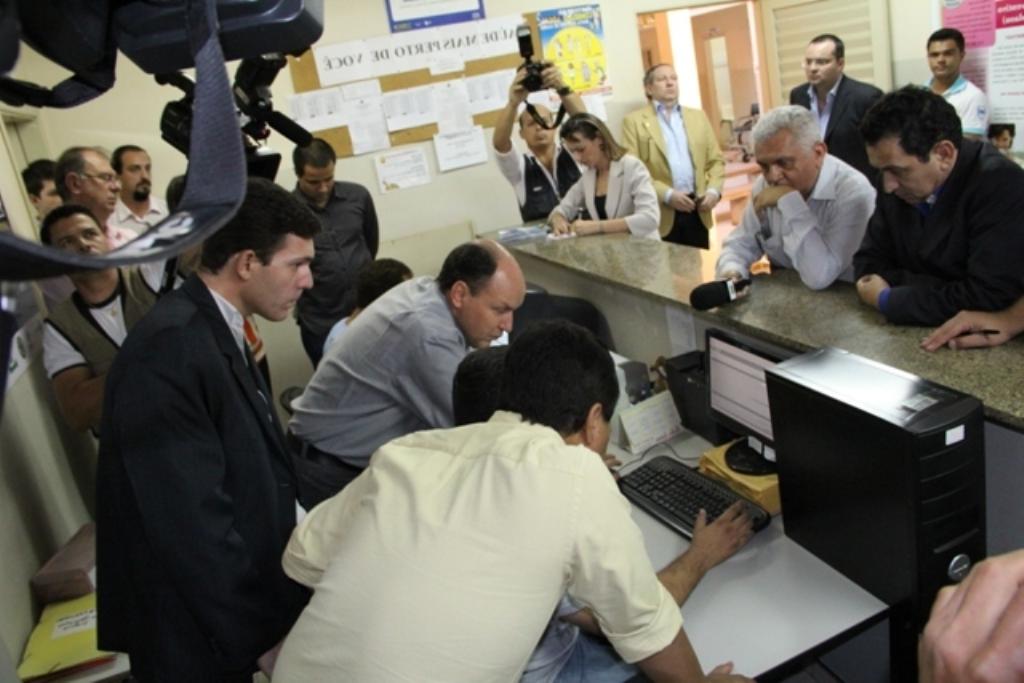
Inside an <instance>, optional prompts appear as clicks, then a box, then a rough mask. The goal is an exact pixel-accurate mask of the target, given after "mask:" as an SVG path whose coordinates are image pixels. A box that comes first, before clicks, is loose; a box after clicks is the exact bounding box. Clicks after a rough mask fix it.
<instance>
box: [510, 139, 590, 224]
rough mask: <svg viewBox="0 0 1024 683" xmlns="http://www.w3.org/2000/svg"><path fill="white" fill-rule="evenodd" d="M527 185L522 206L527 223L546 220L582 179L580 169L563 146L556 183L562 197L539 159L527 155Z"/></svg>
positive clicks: (557, 160)
mask: <svg viewBox="0 0 1024 683" xmlns="http://www.w3.org/2000/svg"><path fill="white" fill-rule="evenodd" d="M523 162H524V163H523V184H524V189H525V193H524V194H525V196H526V202H525V203H524V204H523V205H522V206H520V207H519V214H520V215H521V216H522V217H523V222H524V223H526V222H528V221H536V220H543V219H545V218H547V217H548V214H550V213H551V211H552V210H553V209H554V208H555V207H556V206H558V203H559V201H561V199H562V197H564V196H565V193H566V192H568V191H569V188H570V187H572V186H573V185H574V184H575V183H576V181H577V180H579V179H580V167H579V166H577V165H576V162H575V161H573V158H572V155H571V154H569V152H568V150H566V149H565V148H564V147H560V148H559V150H558V155H557V156H556V157H555V182H556V183H558V194H555V188H553V187H552V186H551V181H550V180H548V174H547V173H546V172H545V171H544V169H543V168H542V167H541V165H540V162H538V161H537V159H536V157H533V156H531V155H529V154H524V155H523Z"/></svg>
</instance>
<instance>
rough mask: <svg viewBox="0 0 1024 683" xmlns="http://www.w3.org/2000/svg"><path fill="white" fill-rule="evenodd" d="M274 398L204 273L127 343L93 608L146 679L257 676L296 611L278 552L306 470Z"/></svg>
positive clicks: (105, 425) (102, 474) (104, 633)
mask: <svg viewBox="0 0 1024 683" xmlns="http://www.w3.org/2000/svg"><path fill="white" fill-rule="evenodd" d="M259 391H262V392H263V393H264V395H266V399H264V398H263V397H261V396H260V393H259ZM270 401H271V397H270V396H269V394H268V392H267V389H266V387H265V385H264V383H263V380H262V379H261V378H260V376H259V373H258V372H251V371H250V369H249V367H247V365H246V359H245V357H244V356H243V354H242V352H241V351H240V350H239V348H238V345H237V344H236V342H235V339H234V338H233V337H232V335H231V331H230V330H229V328H228V326H227V324H226V323H225V322H224V318H223V316H222V315H221V313H220V310H219V309H218V308H217V305H216V303H215V302H214V300H213V297H212V295H211V294H210V292H209V290H208V289H207V287H206V285H205V284H203V282H202V281H201V280H200V279H199V278H198V277H197V276H195V275H193V276H192V277H191V278H190V279H189V280H187V281H186V282H185V284H184V285H183V286H182V287H181V288H180V289H179V290H177V291H175V292H172V293H170V294H168V295H167V296H165V297H163V298H162V299H161V300H160V301H159V302H158V303H157V305H156V306H155V307H154V308H153V310H152V311H151V312H150V314H149V315H148V316H146V317H145V318H144V319H143V320H142V321H140V322H139V323H138V324H137V325H136V326H135V327H134V328H133V329H132V332H131V334H129V335H128V338H127V339H126V340H125V343H124V345H123V346H122V348H121V350H120V352H119V353H118V357H117V359H116V361H115V362H114V365H113V367H112V369H111V372H110V374H109V375H108V377H107V384H106V395H105V402H104V411H103V421H102V432H101V433H102V435H103V436H102V440H101V443H100V456H99V472H98V484H97V490H98V495H97V580H98V586H97V601H98V603H97V612H98V615H99V644H100V647H101V648H102V649H105V650H116V651H122V652H127V653H129V655H130V656H131V662H132V670H133V674H135V677H136V678H137V679H138V680H141V681H151V680H168V681H171V680H174V681H185V680H188V681H207V680H209V681H214V680H216V681H233V680H236V679H237V680H240V681H241V680H246V681H248V680H251V673H252V672H253V671H254V670H255V667H256V659H257V658H258V657H259V655H260V654H262V653H263V652H265V651H266V650H268V649H269V648H270V647H272V646H273V645H275V644H276V643H277V642H278V641H279V640H280V639H281V638H282V637H283V636H284V635H285V634H286V633H287V631H288V629H289V628H290V627H291V625H292V623H293V622H294V620H295V618H296V617H297V616H298V613H299V611H301V608H302V606H303V604H304V602H305V599H306V597H307V595H306V593H305V590H304V589H303V588H300V587H299V586H298V585H297V584H295V583H293V582H292V581H291V580H290V579H288V578H287V577H286V576H285V574H284V572H283V570H282V568H281V554H282V552H283V550H284V547H285V544H286V543H287V541H288V538H289V536H290V534H291V531H292V529H293V527H294V526H295V481H294V473H293V470H292V466H291V462H290V459H289V455H288V449H287V445H286V443H285V439H284V435H283V433H282V431H281V427H280V424H278V422H277V418H276V417H275V416H274V414H273V404H272V403H271V402H270Z"/></svg>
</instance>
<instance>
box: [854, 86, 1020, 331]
mask: <svg viewBox="0 0 1024 683" xmlns="http://www.w3.org/2000/svg"><path fill="white" fill-rule="evenodd" d="M861 133H862V134H863V135H864V140H865V142H866V143H867V146H868V147H867V151H868V159H869V160H870V161H871V165H872V166H873V167H875V168H876V169H878V170H879V171H880V173H881V179H880V185H879V189H880V190H881V191H880V192H879V194H878V199H877V203H876V208H875V214H874V216H872V218H871V221H870V222H869V223H868V229H867V233H866V234H865V236H864V242H863V243H862V244H861V248H860V251H858V252H857V254H856V255H855V256H854V259H853V265H854V269H855V274H856V276H857V292H858V294H859V296H860V298H861V300H862V301H863V302H864V303H866V304H868V305H869V306H873V307H875V308H877V309H879V310H880V311H881V312H882V313H883V314H884V315H885V317H886V319H887V320H888V321H889V322H892V323H896V324H900V325H938V324H940V323H942V322H943V321H945V320H946V319H947V318H949V317H951V316H952V315H954V314H955V313H956V312H957V311H960V310H965V309H966V310H981V311H995V310H1001V309H1004V308H1006V307H1008V306H1009V305H1010V304H1012V303H1013V302H1014V301H1016V300H1017V298H1019V297H1020V296H1021V294H1022V293H1024V270H1022V269H1021V266H1020V255H1021V254H1024V230H1021V228H1020V218H1021V216H1022V215H1024V169H1021V168H1020V167H1019V166H1017V165H1016V164H1015V163H1013V162H1012V161H1010V160H1009V159H1007V158H1006V157H1004V156H1003V155H1002V154H1000V153H999V152H998V150H996V149H995V148H994V147H992V146H991V145H987V144H984V143H981V142H978V141H976V140H965V139H964V137H963V133H962V132H961V128H960V118H959V117H958V116H957V113H956V110H955V109H954V108H953V106H952V105H951V104H949V103H948V102H946V101H945V100H944V99H943V98H942V96H941V95H936V94H935V93H932V92H930V91H929V90H927V89H925V88H919V87H916V86H906V87H904V88H901V89H900V90H897V91H895V92H891V93H889V94H887V95H885V96H884V97H883V98H882V99H881V100H879V102H878V104H876V105H875V106H874V107H872V108H871V109H870V110H869V111H868V113H867V114H866V115H865V117H864V120H863V122H862V123H861Z"/></svg>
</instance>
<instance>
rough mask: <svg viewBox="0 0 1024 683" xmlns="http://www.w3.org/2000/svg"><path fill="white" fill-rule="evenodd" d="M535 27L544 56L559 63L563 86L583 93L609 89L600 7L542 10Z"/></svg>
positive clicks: (601, 91) (606, 91) (602, 91)
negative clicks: (564, 84)
mask: <svg viewBox="0 0 1024 683" xmlns="http://www.w3.org/2000/svg"><path fill="white" fill-rule="evenodd" d="M537 26H538V29H539V31H540V44H541V50H542V51H543V53H544V59H545V60H546V61H549V62H554V63H555V65H557V66H558V68H559V70H560V71H561V72H562V79H563V80H564V81H565V83H566V85H568V86H569V87H571V88H572V89H573V90H575V91H576V92H579V93H583V94H588V93H604V94H608V93H610V92H611V90H612V88H611V84H610V83H609V82H608V61H607V56H606V53H605V49H604V25H603V24H602V22H601V9H600V7H598V6H597V5H582V6H580V7H568V8H564V9H552V10H543V11H540V12H538V13H537Z"/></svg>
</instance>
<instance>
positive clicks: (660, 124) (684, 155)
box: [622, 64, 725, 249]
mask: <svg viewBox="0 0 1024 683" xmlns="http://www.w3.org/2000/svg"><path fill="white" fill-rule="evenodd" d="M644 90H645V91H646V93H647V99H648V100H650V105H649V106H646V107H644V108H643V109H638V110H636V111H634V112H631V113H629V114H627V115H626V118H625V119H624V120H623V122H622V139H623V143H624V144H625V146H626V148H627V149H628V150H629V151H630V153H632V154H634V155H635V156H637V157H639V158H640V160H641V161H643V162H644V164H645V165H646V166H647V170H648V171H650V173H651V178H652V179H653V180H654V189H655V191H656V192H657V194H658V201H659V202H660V204H661V222H660V224H659V226H658V230H659V232H660V233H661V236H662V239H664V240H666V241H668V242H675V243H676V244H687V245H690V246H693V247H700V248H702V249H707V248H708V246H709V241H708V230H710V229H711V226H712V225H713V223H712V219H711V210H712V209H713V208H714V207H715V204H717V203H718V200H719V199H721V198H722V185H723V183H724V182H725V160H724V159H723V158H722V151H721V149H719V147H718V140H717V139H716V137H715V133H714V129H712V127H711V124H710V123H709V122H708V118H707V116H705V115H704V112H703V111H701V110H699V109H691V108H689V107H683V106H680V105H679V82H678V77H677V76H676V70H675V69H674V68H672V65H671V64H658V65H656V66H653V67H651V68H650V69H649V70H648V71H647V73H646V74H645V75H644Z"/></svg>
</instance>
